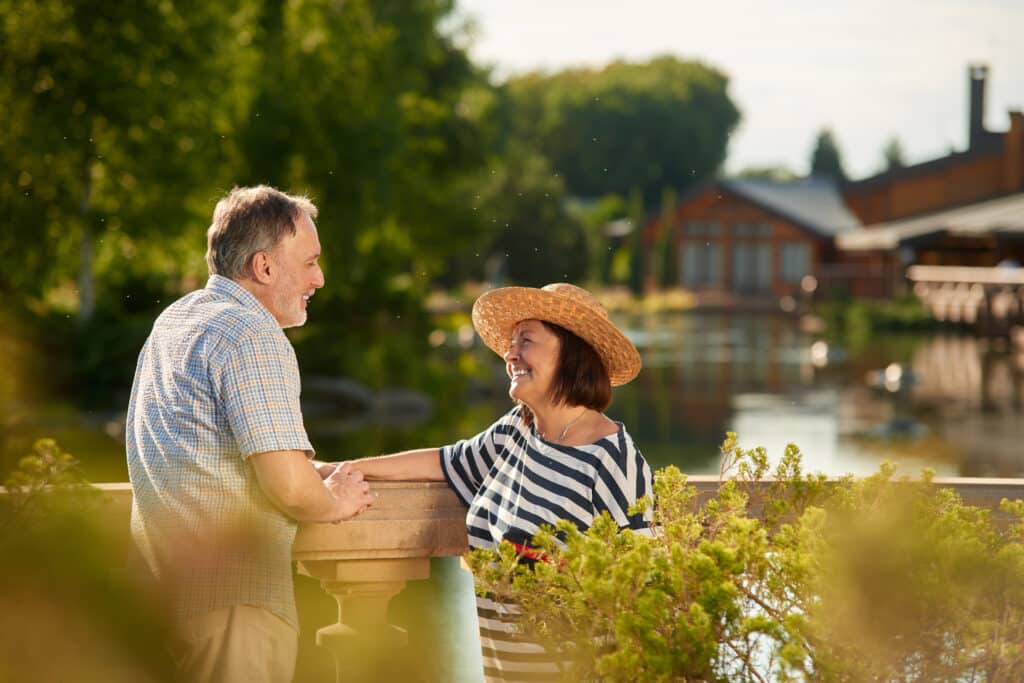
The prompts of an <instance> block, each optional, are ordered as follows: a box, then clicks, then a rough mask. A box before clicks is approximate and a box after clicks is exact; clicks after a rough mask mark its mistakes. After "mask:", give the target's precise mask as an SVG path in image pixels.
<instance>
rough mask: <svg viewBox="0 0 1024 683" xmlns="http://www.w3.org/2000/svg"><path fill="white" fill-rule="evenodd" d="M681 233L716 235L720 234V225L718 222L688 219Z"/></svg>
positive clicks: (690, 235)
mask: <svg viewBox="0 0 1024 683" xmlns="http://www.w3.org/2000/svg"><path fill="white" fill-rule="evenodd" d="M683 233H684V234H686V235H687V236H689V237H704V236H709V237H718V236H719V235H721V234H722V226H721V224H719V223H702V222H700V221H690V222H689V223H687V224H686V226H685V229H684V230H683Z"/></svg>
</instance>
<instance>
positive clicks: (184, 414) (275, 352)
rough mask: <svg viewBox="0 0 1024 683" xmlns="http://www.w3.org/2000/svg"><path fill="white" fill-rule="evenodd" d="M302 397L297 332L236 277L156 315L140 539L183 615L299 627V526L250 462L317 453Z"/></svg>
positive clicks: (143, 404)
mask: <svg viewBox="0 0 1024 683" xmlns="http://www.w3.org/2000/svg"><path fill="white" fill-rule="evenodd" d="M299 394H300V381H299V368H298V363H297V362H296V358H295V351H294V350H293V349H292V345H291V343H290V342H289V341H288V338H287V337H286V336H285V334H284V332H283V331H282V330H281V328H280V327H279V325H278V324H277V321H276V320H275V319H274V317H273V315H272V314H271V313H270V311H269V310H267V309H266V307H264V306H263V304H261V303H260V302H259V301H258V300H257V299H256V298H255V297H254V296H253V295H252V294H250V293H249V292H248V291H247V290H245V289H244V288H243V287H241V286H240V285H238V284H237V283H235V282H234V281H232V280H230V279H228V278H225V277H221V276H219V275H214V276H212V277H211V278H210V279H209V281H208V282H207V284H206V287H205V288H204V289H201V290H198V291H196V292H192V293H191V294H188V295H186V296H184V297H182V298H181V299H179V300H178V301H176V302H175V303H173V304H171V306H169V307H168V308H167V309H166V310H165V311H164V312H163V313H162V314H161V315H160V317H159V318H157V320H156V323H154V325H153V330H152V332H151V333H150V336H149V338H148V339H147V340H146V343H145V346H143V348H142V352H141V353H140V354H139V361H138V365H137V367H136V370H135V381H134V384H133V385H132V394H131V400H130V402H129V405H128V421H127V425H126V442H127V443H126V445H127V452H128V473H129V477H130V479H131V482H132V489H133V492H134V499H133V504H132V536H133V538H134V539H135V542H136V544H137V545H138V547H139V549H140V551H141V552H142V555H143V556H144V557H145V559H146V561H147V563H148V564H149V565H150V567H151V568H152V569H153V571H154V573H155V574H156V575H157V576H158V578H160V579H161V580H162V581H163V582H165V583H166V584H167V585H168V586H169V587H170V589H171V591H172V594H173V604H174V607H175V611H176V617H177V618H178V619H181V620H183V619H188V618H191V617H196V616H200V615H202V614H205V613H207V612H211V611H213V610H217V609H221V608H225V607H230V606H233V605H243V604H244V605H253V606H256V607H261V608H263V609H266V610H268V611H270V612H271V613H273V614H276V615H277V616H279V617H281V618H282V619H284V620H285V621H287V622H288V623H290V624H292V625H293V626H297V623H298V621H297V619H296V613H295V597H294V591H293V586H292V571H291V546H292V542H293V540H294V538H295V531H296V528H297V525H296V523H295V522H294V521H293V520H291V519H290V518H288V517H287V516H286V515H284V514H283V513H282V512H280V511H279V510H278V509H277V508H276V507H274V505H273V504H272V503H271V502H270V500H269V499H268V498H267V496H266V495H265V494H264V493H263V490H262V489H261V488H260V486H259V482H258V481H257V480H256V473H255V471H254V469H253V468H252V467H251V466H250V465H249V463H248V462H246V460H247V458H248V457H249V456H250V455H252V454H254V453H266V452H270V451H278V450H301V451H306V452H307V454H310V455H311V454H312V451H313V449H312V446H311V445H310V443H309V439H308V437H307V436H306V431H305V428H304V427H303V421H302V413H301V410H300V407H299Z"/></svg>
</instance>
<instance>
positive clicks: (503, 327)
mask: <svg viewBox="0 0 1024 683" xmlns="http://www.w3.org/2000/svg"><path fill="white" fill-rule="evenodd" d="M523 320H543V321H546V322H550V323H554V324H556V325H559V326H560V327H564V328H565V329H567V330H569V331H570V332H572V333H573V334H575V335H576V336H578V337H579V338H580V339H582V340H583V341H585V342H587V343H588V344H590V346H591V347H592V348H593V349H594V351H596V352H597V355H598V356H600V358H601V361H602V362H603V363H604V365H605V369H606V370H607V371H608V378H609V379H610V380H611V384H612V386H613V387H617V386H621V385H623V384H626V383H627V382H629V381H630V380H632V379H633V378H635V377H636V376H637V374H639V372H640V367H641V365H642V363H641V360H640V353H639V352H638V351H637V350H636V347H635V346H634V345H633V342H631V341H630V340H629V339H628V338H627V337H626V335H624V334H623V333H622V332H621V331H620V330H619V328H617V327H616V326H615V324H614V323H612V321H611V320H609V319H608V318H607V317H605V316H604V315H602V314H601V313H600V312H598V311H597V310H595V309H594V308H593V307H591V306H587V305H586V304H584V303H582V302H579V301H576V300H574V299H571V298H569V297H566V296H564V295H560V294H558V293H556V292H550V291H545V290H543V289H535V288H533V287H502V288H500V289H493V290H491V291H489V292H486V293H485V294H483V295H481V296H480V298H479V299H477V300H476V303H475V304H473V327H474V328H475V329H476V331H477V334H479V335H480V338H481V339H482V340H483V342H484V344H486V345H487V347H488V348H490V349H491V350H492V351H494V352H495V353H496V354H498V355H499V356H504V354H505V352H506V351H507V350H508V346H509V343H510V342H511V340H512V332H513V330H515V326H516V325H517V324H519V323H520V322H522V321H523Z"/></svg>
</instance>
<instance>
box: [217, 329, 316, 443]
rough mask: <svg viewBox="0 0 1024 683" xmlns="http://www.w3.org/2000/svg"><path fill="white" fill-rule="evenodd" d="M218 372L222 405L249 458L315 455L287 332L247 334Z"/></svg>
mask: <svg viewBox="0 0 1024 683" xmlns="http://www.w3.org/2000/svg"><path fill="white" fill-rule="evenodd" d="M213 372H214V374H215V377H214V381H215V386H216V387H217V394H218V399H219V403H220V405H221V406H222V408H223V410H224V413H225V417H226V418H227V422H228V425H229V426H230V427H231V432H232V433H233V435H234V437H235V441H236V442H237V444H238V450H239V452H240V453H241V455H242V457H243V458H248V457H249V456H250V455H253V454H254V453H268V452H270V451H284V450H295V451H305V452H306V455H307V456H312V455H313V446H312V445H311V444H310V442H309V437H308V436H307V435H306V428H305V426H304V424H303V421H302V409H301V407H300V404H299V396H300V394H301V391H302V389H301V380H300V379H299V364H298V361H297V360H296V358H295V350H294V349H293V348H292V345H291V342H289V341H288V338H287V337H285V336H284V333H283V332H281V331H280V330H276V329H268V330H258V331H255V332H253V333H251V334H248V335H245V337H243V338H242V339H240V340H239V341H238V342H237V343H236V344H234V345H233V347H232V348H231V349H230V350H228V352H227V353H226V354H225V356H224V358H223V360H222V362H221V363H220V364H219V367H218V368H214V369H213Z"/></svg>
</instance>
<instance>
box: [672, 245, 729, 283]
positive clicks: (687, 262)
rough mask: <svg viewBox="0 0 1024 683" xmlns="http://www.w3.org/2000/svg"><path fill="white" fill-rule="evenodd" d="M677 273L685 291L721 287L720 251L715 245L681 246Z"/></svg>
mask: <svg viewBox="0 0 1024 683" xmlns="http://www.w3.org/2000/svg"><path fill="white" fill-rule="evenodd" d="M681 261H682V263H681V268H680V273H679V278H680V281H681V282H682V284H683V286H684V287H686V288H687V289H716V288H718V287H721V285H722V249H721V247H720V246H719V245H717V244H708V243H704V242H688V243H684V244H683V253H682V259H681Z"/></svg>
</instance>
